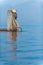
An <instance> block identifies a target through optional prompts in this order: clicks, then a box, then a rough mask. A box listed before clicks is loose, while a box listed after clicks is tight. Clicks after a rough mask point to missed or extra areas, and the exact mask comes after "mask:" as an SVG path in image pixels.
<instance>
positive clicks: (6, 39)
mask: <svg viewBox="0 0 43 65" xmlns="http://www.w3.org/2000/svg"><path fill="white" fill-rule="evenodd" d="M10 4H11V3H10ZM2 7H3V8H2V11H1V13H0V14H1V15H0V16H1V18H0V27H1V28H3V27H7V22H6V21H7V14H6V13H7V10H8V9H9V7H10V5H6V6H5V5H4V6H2ZM11 7H13V8H16V9H17V13H18V19H17V20H18V23H19V24H20V26H21V27H22V32H0V65H43V3H41V2H37V1H29V2H26V3H23V4H21V5H17V6H14V3H13V5H11ZM3 12H4V13H3Z"/></svg>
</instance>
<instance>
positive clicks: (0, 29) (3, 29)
mask: <svg viewBox="0 0 43 65" xmlns="http://www.w3.org/2000/svg"><path fill="white" fill-rule="evenodd" d="M0 31H6V32H10V31H12V32H13V31H17V29H14V30H12V29H10V30H9V31H8V30H7V28H0Z"/></svg>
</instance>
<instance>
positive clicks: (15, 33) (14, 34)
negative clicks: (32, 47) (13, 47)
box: [7, 32, 17, 41]
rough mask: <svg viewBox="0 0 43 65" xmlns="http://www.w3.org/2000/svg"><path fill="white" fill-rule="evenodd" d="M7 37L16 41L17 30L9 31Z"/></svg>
mask: <svg viewBox="0 0 43 65" xmlns="http://www.w3.org/2000/svg"><path fill="white" fill-rule="evenodd" d="M7 39H8V41H16V40H17V32H8V33H7Z"/></svg>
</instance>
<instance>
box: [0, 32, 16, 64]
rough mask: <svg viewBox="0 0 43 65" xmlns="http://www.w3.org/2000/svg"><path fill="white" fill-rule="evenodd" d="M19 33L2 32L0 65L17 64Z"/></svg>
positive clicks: (0, 37) (0, 35)
mask: <svg viewBox="0 0 43 65" xmlns="http://www.w3.org/2000/svg"><path fill="white" fill-rule="evenodd" d="M16 40H17V32H0V65H15V64H16V63H17V54H16V50H17V43H16Z"/></svg>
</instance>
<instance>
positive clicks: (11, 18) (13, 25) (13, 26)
mask: <svg viewBox="0 0 43 65" xmlns="http://www.w3.org/2000/svg"><path fill="white" fill-rule="evenodd" d="M16 20H17V11H16V10H9V14H8V28H7V30H8V31H10V30H17V26H18V24H17V22H16Z"/></svg>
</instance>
